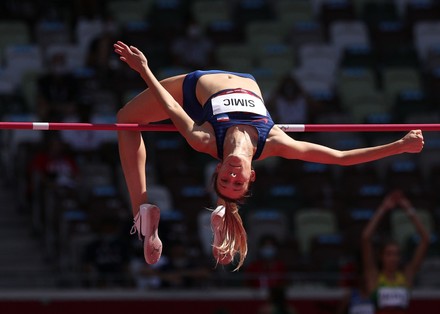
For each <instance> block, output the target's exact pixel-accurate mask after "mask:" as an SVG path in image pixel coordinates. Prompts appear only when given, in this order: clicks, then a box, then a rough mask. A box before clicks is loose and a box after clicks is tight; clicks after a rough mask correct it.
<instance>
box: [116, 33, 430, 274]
mask: <svg viewBox="0 0 440 314" xmlns="http://www.w3.org/2000/svg"><path fill="white" fill-rule="evenodd" d="M114 49H115V53H117V54H118V55H119V56H120V57H119V58H120V59H121V61H123V62H125V63H127V64H128V65H129V66H130V67H131V68H132V69H133V70H135V71H136V72H138V73H139V74H140V76H141V78H142V79H143V80H144V82H145V83H146V85H147V86H148V88H147V89H146V90H144V91H143V92H141V93H140V94H139V95H137V96H136V97H135V98H133V99H132V100H131V101H130V102H128V103H127V104H126V105H125V106H124V107H123V108H121V109H120V110H119V112H118V114H117V121H118V123H140V124H148V123H152V122H158V121H161V120H166V119H171V121H172V122H173V124H174V125H175V127H176V128H177V130H178V131H179V133H180V134H181V135H182V136H183V137H184V138H185V140H186V141H187V142H188V144H189V145H190V146H191V147H192V148H193V149H194V150H196V151H198V152H201V153H205V154H208V155H210V156H211V157H213V158H216V159H218V160H219V163H218V164H217V166H216V168H215V171H214V175H213V179H212V182H213V188H214V190H215V192H216V194H217V196H218V201H217V205H218V207H217V209H216V210H215V211H213V212H212V216H211V218H212V219H211V226H212V230H213V233H214V240H213V242H214V246H213V255H214V258H215V259H216V261H217V262H218V263H220V264H223V265H226V264H229V263H231V262H232V261H233V260H234V258H235V256H236V255H237V256H238V257H239V259H238V262H237V267H236V268H235V269H236V270H237V269H239V268H240V267H241V266H242V265H243V263H244V260H245V258H246V255H247V251H248V247H247V235H246V230H245V228H244V226H243V222H242V219H241V216H240V214H239V205H240V204H242V203H243V202H244V201H245V199H246V197H248V196H249V189H250V186H251V184H252V183H253V182H254V181H255V180H256V173H255V170H254V169H253V162H254V161H256V160H263V159H266V158H269V157H280V158H284V159H296V160H303V161H309V162H315V163H323V164H336V165H341V166H349V165H355V164H360V163H365V162H370V161H374V160H378V159H381V158H385V157H389V156H392V155H396V154H402V153H418V152H420V151H421V150H422V148H423V145H424V140H423V134H422V132H421V130H411V131H410V132H408V133H407V134H406V135H405V136H404V137H403V138H401V139H400V140H396V141H394V142H391V143H388V144H384V145H378V146H372V147H364V148H358V149H351V150H337V149H332V148H329V147H326V146H323V145H319V144H315V143H310V142H306V141H299V140H295V139H293V138H292V137H291V136H289V135H288V134H287V133H286V132H284V131H283V129H282V127H280V126H277V125H275V123H274V121H273V120H272V117H271V115H270V113H269V111H268V110H267V108H266V106H265V104H264V98H263V95H262V93H261V90H260V88H259V86H258V83H257V81H256V80H255V78H254V77H253V76H252V75H251V74H249V73H237V72H231V71H224V70H197V71H193V72H190V73H187V74H181V75H177V76H173V77H169V78H166V79H163V80H161V81H160V82H159V81H158V80H157V78H156V77H155V75H154V74H153V72H152V70H151V69H150V67H149V65H148V60H147V58H146V57H145V55H144V54H143V53H142V52H141V51H140V50H139V49H137V48H136V47H134V46H128V45H126V44H125V43H123V42H121V41H118V42H116V43H115V44H114ZM118 143H119V156H120V159H121V164H122V169H123V173H124V177H125V181H126V183H127V187H128V191H129V194H130V201H131V205H132V212H133V218H134V222H133V229H132V234H135V233H137V234H138V236H139V238H140V239H141V240H143V243H144V254H145V260H146V262H147V263H149V264H155V263H157V262H158V261H159V259H160V256H161V252H162V241H161V240H160V238H159V235H158V227H159V220H160V209H159V208H158V207H157V206H156V205H155V204H149V203H148V193H147V187H146V173H145V163H146V156H147V154H146V148H145V145H144V142H143V138H142V136H141V133H140V132H139V131H120V132H118ZM176 158H178V156H176Z"/></svg>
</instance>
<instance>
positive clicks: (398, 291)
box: [378, 288, 409, 308]
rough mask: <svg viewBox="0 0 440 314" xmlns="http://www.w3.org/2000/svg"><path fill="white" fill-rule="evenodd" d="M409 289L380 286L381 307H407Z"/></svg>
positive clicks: (379, 302) (379, 298) (379, 301)
mask: <svg viewBox="0 0 440 314" xmlns="http://www.w3.org/2000/svg"><path fill="white" fill-rule="evenodd" d="M408 299H409V295H408V290H407V289H405V288H380V289H379V291H378V305H379V308H384V307H403V308H405V307H407V306H408Z"/></svg>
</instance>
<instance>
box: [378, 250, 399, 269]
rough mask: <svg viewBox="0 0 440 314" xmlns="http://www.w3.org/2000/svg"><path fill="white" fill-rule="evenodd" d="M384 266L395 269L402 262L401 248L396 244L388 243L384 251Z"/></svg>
mask: <svg viewBox="0 0 440 314" xmlns="http://www.w3.org/2000/svg"><path fill="white" fill-rule="evenodd" d="M382 263H383V268H384V269H386V270H388V271H395V270H397V268H398V267H399V263H400V249H399V246H397V245H396V244H388V245H387V246H385V248H384V249H383V252H382Z"/></svg>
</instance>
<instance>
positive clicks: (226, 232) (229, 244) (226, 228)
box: [216, 201, 248, 271]
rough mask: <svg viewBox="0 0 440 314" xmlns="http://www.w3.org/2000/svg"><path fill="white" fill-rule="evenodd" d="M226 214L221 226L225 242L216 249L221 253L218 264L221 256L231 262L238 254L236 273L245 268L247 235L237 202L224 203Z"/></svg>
mask: <svg viewBox="0 0 440 314" xmlns="http://www.w3.org/2000/svg"><path fill="white" fill-rule="evenodd" d="M224 206H225V214H224V215H223V224H222V225H221V230H220V233H221V234H222V235H223V241H222V242H221V243H220V244H219V246H218V247H216V249H217V250H218V252H219V255H218V257H217V258H218V259H217V262H219V259H220V256H227V257H230V258H231V260H232V259H233V258H234V257H235V255H236V254H237V253H238V254H239V255H240V259H239V261H238V265H237V267H236V268H235V269H234V271H236V270H238V269H239V268H240V267H241V266H243V263H244V260H245V258H246V255H247V251H248V246H247V235H246V230H245V229H244V226H243V221H242V219H241V217H240V214H239V212H238V205H237V203H235V202H229V201H225V202H224Z"/></svg>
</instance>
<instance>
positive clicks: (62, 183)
mask: <svg viewBox="0 0 440 314" xmlns="http://www.w3.org/2000/svg"><path fill="white" fill-rule="evenodd" d="M68 148H69V147H68V145H66V143H65V142H64V141H63V140H62V139H61V138H60V136H59V134H58V133H53V132H52V133H50V134H49V133H48V134H47V135H46V136H45V137H44V142H43V145H42V149H41V150H40V151H39V152H37V153H36V154H35V155H34V157H33V158H32V159H31V160H30V164H29V175H30V178H34V176H35V175H38V176H39V178H40V179H41V180H40V182H41V183H43V184H49V185H52V186H55V187H67V188H72V187H75V186H76V180H77V177H78V174H79V169H78V165H77V163H76V160H75V159H74V158H73V157H72V156H71V154H70V151H69V149H68ZM33 181H34V179H31V182H33ZM31 182H30V183H31Z"/></svg>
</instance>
